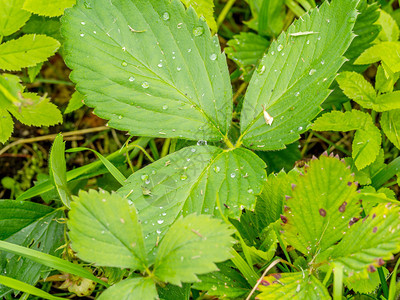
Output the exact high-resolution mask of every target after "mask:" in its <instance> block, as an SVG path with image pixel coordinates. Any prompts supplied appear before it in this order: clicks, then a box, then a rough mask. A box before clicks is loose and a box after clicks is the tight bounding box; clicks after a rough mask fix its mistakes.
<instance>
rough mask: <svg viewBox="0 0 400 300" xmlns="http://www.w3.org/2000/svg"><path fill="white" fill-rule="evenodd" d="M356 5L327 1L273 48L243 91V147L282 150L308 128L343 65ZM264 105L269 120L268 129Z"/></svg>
mask: <svg viewBox="0 0 400 300" xmlns="http://www.w3.org/2000/svg"><path fill="white" fill-rule="evenodd" d="M356 4H357V1H334V2H332V4H331V5H330V6H329V5H328V4H327V2H325V3H324V4H322V5H321V7H320V8H319V10H313V11H312V12H311V13H310V15H305V16H303V18H302V19H300V20H297V21H295V22H294V24H293V25H292V26H291V27H290V28H289V30H288V32H287V33H283V34H281V35H280V36H279V37H278V39H277V41H275V42H273V43H272V44H271V47H270V48H269V51H268V55H266V56H265V57H264V58H263V59H262V61H261V63H260V65H259V67H258V68H257V73H255V74H254V76H253V77H252V79H251V82H250V85H249V87H248V90H247V92H246V96H245V100H244V104H243V109H242V113H241V130H242V135H243V143H244V145H246V146H247V147H250V148H252V149H257V150H278V149H283V148H285V144H290V143H292V142H294V141H296V140H297V139H299V134H300V133H303V132H304V131H306V130H307V126H308V125H309V123H310V121H311V120H312V119H313V118H314V117H315V116H316V115H317V114H318V113H319V111H320V107H319V106H320V105H321V103H322V102H323V101H324V100H325V98H326V97H327V96H328V95H329V91H328V88H329V86H330V84H331V83H332V81H333V79H334V76H335V73H336V72H337V71H338V70H339V68H340V67H341V66H342V64H343V63H344V61H345V58H344V57H343V56H342V55H343V54H344V52H345V51H346V49H347V48H348V47H349V45H350V43H351V41H352V39H353V33H352V29H353V27H354V22H355V20H356V14H355V8H356ZM330 32H335V34H330ZM322 33H323V34H322ZM326 45H330V46H329V47H326ZM263 107H264V108H265V110H266V111H267V113H268V114H269V115H270V116H271V117H272V118H273V121H272V123H270V124H269V125H268V124H266V120H264V118H265V114H264V113H263Z"/></svg>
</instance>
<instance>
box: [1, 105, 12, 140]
mask: <svg viewBox="0 0 400 300" xmlns="http://www.w3.org/2000/svg"><path fill="white" fill-rule="evenodd" d="M13 130H14V121H13V119H12V117H11V116H10V114H9V113H8V112H7V110H5V109H3V108H0V143H3V144H4V143H5V142H7V140H8V139H9V138H10V137H11V134H12V132H13Z"/></svg>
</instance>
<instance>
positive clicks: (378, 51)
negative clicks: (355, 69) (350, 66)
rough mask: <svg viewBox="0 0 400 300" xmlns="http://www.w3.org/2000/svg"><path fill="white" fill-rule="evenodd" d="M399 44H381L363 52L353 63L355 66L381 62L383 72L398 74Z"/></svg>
mask: <svg viewBox="0 0 400 300" xmlns="http://www.w3.org/2000/svg"><path fill="white" fill-rule="evenodd" d="M399 52H400V43H399V42H382V43H379V44H377V45H375V46H372V47H371V48H369V49H367V50H365V51H364V52H363V53H362V54H361V55H360V57H359V58H358V59H357V60H356V61H355V64H356V65H369V64H373V63H376V62H378V61H382V63H383V67H384V69H385V70H388V71H390V72H391V73H397V72H400V58H399V56H398V53H399Z"/></svg>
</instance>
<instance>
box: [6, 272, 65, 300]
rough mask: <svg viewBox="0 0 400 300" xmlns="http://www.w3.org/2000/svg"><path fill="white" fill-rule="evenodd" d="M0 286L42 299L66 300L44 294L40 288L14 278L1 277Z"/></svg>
mask: <svg viewBox="0 0 400 300" xmlns="http://www.w3.org/2000/svg"><path fill="white" fill-rule="evenodd" d="M0 284H3V285H5V286H7V287H9V288H12V289H16V290H18V291H22V292H25V293H27V294H30V295H34V296H38V297H40V298H42V299H49V300H63V299H64V298H60V297H55V296H53V295H50V294H49V293H46V292H44V291H42V290H40V289H38V288H35V287H34V286H31V285H29V284H26V283H25V282H22V281H20V280H16V279H14V278H10V277H6V276H2V275H0Z"/></svg>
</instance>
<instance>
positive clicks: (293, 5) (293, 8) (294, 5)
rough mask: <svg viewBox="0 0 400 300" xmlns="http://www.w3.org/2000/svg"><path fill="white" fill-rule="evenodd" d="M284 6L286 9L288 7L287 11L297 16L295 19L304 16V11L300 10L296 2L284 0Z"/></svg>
mask: <svg viewBox="0 0 400 300" xmlns="http://www.w3.org/2000/svg"><path fill="white" fill-rule="evenodd" d="M285 4H286V5H287V7H289V9H290V10H291V11H292V12H293V13H294V14H295V15H296V16H297V17H301V16H302V15H304V14H305V13H306V12H305V11H304V9H302V8H301V7H300V6H299V4H297V3H296V2H294V1H293V0H285Z"/></svg>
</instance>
